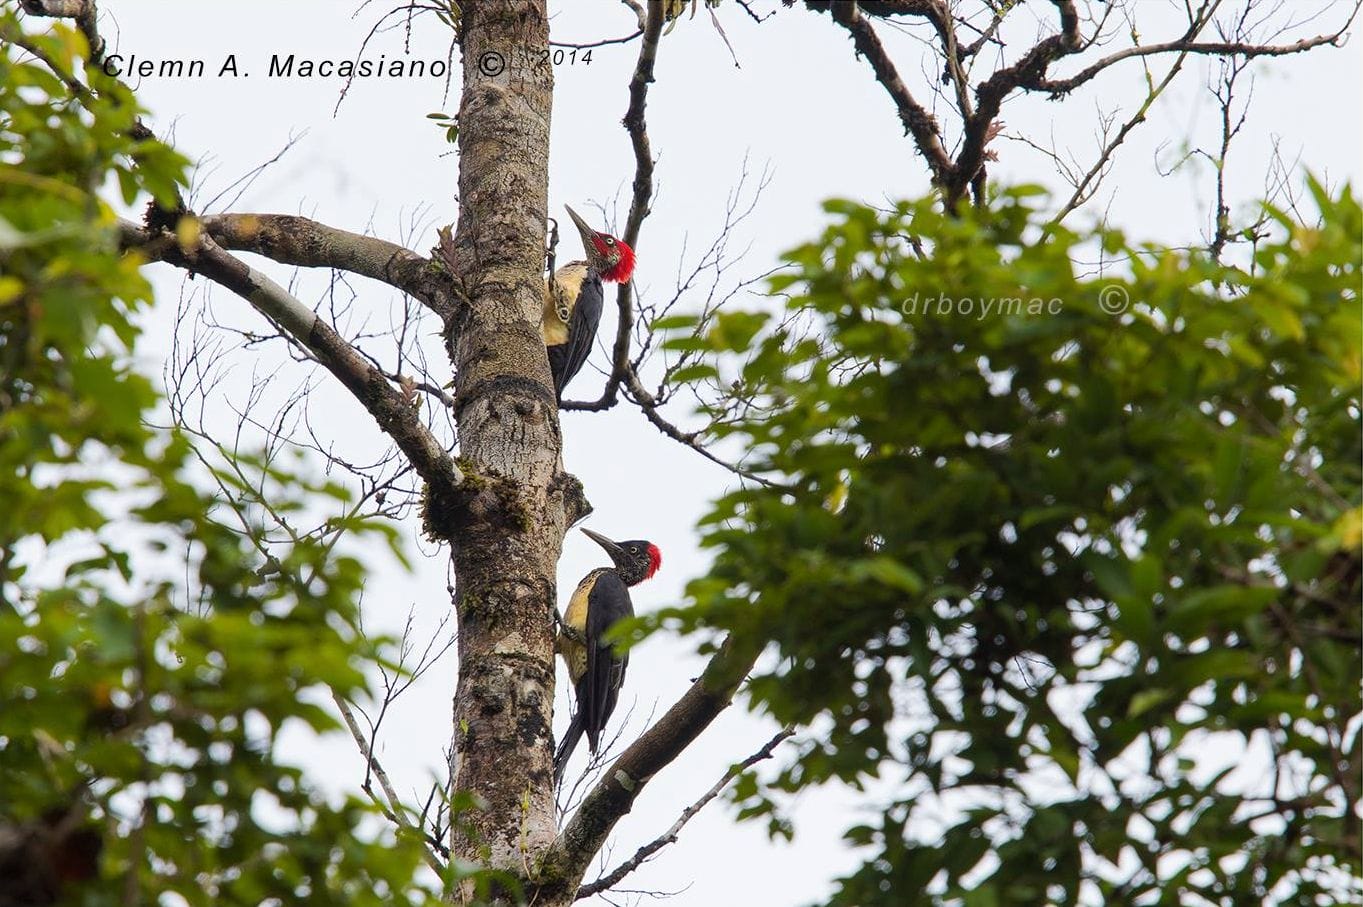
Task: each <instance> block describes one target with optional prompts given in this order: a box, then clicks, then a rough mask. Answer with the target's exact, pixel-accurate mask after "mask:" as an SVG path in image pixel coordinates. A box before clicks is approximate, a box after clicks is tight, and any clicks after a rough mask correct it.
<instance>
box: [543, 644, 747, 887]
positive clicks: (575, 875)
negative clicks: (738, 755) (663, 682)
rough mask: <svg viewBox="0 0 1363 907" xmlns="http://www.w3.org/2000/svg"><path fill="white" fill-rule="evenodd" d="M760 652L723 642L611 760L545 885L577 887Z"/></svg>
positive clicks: (554, 852) (559, 848)
mask: <svg viewBox="0 0 1363 907" xmlns="http://www.w3.org/2000/svg"><path fill="white" fill-rule="evenodd" d="M761 651H762V647H761V645H760V644H757V645H754V644H752V643H744V644H742V645H739V644H736V643H735V642H734V640H733V639H732V638H730V639H726V640H725V641H724V643H723V645H721V646H720V649H719V651H718V652H717V653H716V654H715V656H714V657H713V658H711V659H710V663H709V664H708V665H706V668H705V672H704V673H703V674H701V676H700V677H699V678H698V679H697V680H696V682H695V683H693V684H692V685H691V688H690V689H689V690H687V691H686V692H685V693H684V694H682V697H681V698H680V699H678V700H677V702H676V703H675V704H674V705H673V706H672V708H670V709H668V710H667V713H666V714H665V715H663V717H662V718H660V719H659V720H658V721H657V723H656V724H654V725H653V726H652V727H651V728H649V729H648V730H647V731H645V732H644V733H643V734H642V735H640V737H639V739H638V740H636V741H634V743H633V744H631V745H630V747H629V748H628V749H627V750H625V751H624V752H623V753H622V754H621V755H620V758H619V759H616V760H615V762H614V763H613V764H612V765H611V767H610V768H608V769H607V770H606V772H605V775H604V776H603V777H602V778H601V780H600V781H598V782H597V784H596V786H595V787H593V788H592V789H591V791H589V792H588V793H587V796H586V797H585V798H583V801H582V805H581V806H579V807H578V809H577V812H575V813H574V814H573V817H572V819H570V820H569V821H568V824H567V825H566V826H565V827H564V829H563V831H562V833H560V834H559V836H558V838H557V839H556V840H555V841H554V844H553V847H551V848H550V850H549V853H548V854H547V855H546V857H545V861H544V864H543V865H544V873H543V874H542V877H543V878H544V879H545V883H544V887H546V888H548V887H552V888H555V889H557V888H558V887H559V886H571V887H572V888H573V889H575V888H576V887H577V885H578V884H579V882H580V881H581V879H582V875H583V873H584V872H585V871H586V868H587V865H588V864H589V863H590V862H591V860H592V858H593V857H594V856H595V855H596V853H597V851H599V850H600V849H601V845H602V844H604V843H605V841H606V838H607V836H608V835H609V834H610V832H611V829H613V828H614V827H615V824H616V823H617V822H619V821H620V819H621V818H622V817H623V816H624V815H625V814H626V813H628V812H629V811H630V809H631V808H632V807H633V806H634V801H635V799H636V798H637V797H638V796H639V794H640V793H641V792H642V791H643V789H644V786H645V785H646V784H648V782H649V780H650V779H651V778H652V777H653V776H654V775H655V774H657V773H658V772H659V771H660V770H661V769H663V768H665V767H666V766H667V765H668V764H670V763H671V762H672V761H673V760H674V759H676V758H677V756H679V755H681V753H682V752H683V751H684V750H685V749H686V747H688V746H689V745H690V744H691V743H692V742H693V741H694V740H695V739H696V738H697V737H699V736H700V735H701V732H703V731H704V730H705V729H706V728H707V727H709V726H710V723H711V722H712V721H714V720H715V718H716V717H717V716H718V715H719V713H720V712H722V711H724V709H725V708H727V707H728V706H729V703H731V702H732V701H733V697H734V693H735V692H736V691H737V690H738V686H739V684H741V683H742V682H743V678H744V677H746V676H747V674H748V671H750V670H751V669H752V666H753V664H754V663H755V662H756V661H757V656H758V655H759V654H760V653H761Z"/></svg>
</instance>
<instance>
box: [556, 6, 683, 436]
mask: <svg viewBox="0 0 1363 907" xmlns="http://www.w3.org/2000/svg"><path fill="white" fill-rule="evenodd" d="M663 15H664V10H663V0H648V10H647V12H646V13H645V21H644V23H643V33H644V40H643V43H642V44H640V45H639V58H638V60H637V61H636V62H635V64H634V75H633V76H631V77H630V80H629V108H628V109H627V110H626V111H625V118H624V120H623V121H622V122H623V124H624V127H625V131H626V132H627V133H629V141H630V145H631V146H632V147H633V148H634V183H633V186H632V195H631V198H630V204H629V215H628V216H627V217H626V218H625V230H624V233H623V235H622V236H621V238H622V239H623V240H624V241H625V242H626V243H627V244H629V245H630V246H632V247H634V248H635V249H636V250H637V248H638V245H639V230H640V228H641V227H642V226H643V223H644V218H646V217H648V213H649V202H651V201H652V199H653V149H652V147H651V145H650V144H649V140H648V122H647V120H646V119H645V118H644V111H645V108H646V107H647V105H648V86H649V85H651V84H652V83H653V67H654V64H655V63H656V62H657V60H658V42H659V40H660V39H661V38H662V34H663ZM615 304H616V307H617V309H618V310H619V313H620V316H619V321H618V322H617V324H616V328H615V345H614V347H613V348H612V351H611V363H612V365H611V372H610V377H608V378H607V379H606V387H605V390H603V391H602V392H601V396H600V398H598V399H597V400H596V401H595V402H591V403H569V404H567V405H561V406H560V409H575V410H589V411H593V412H595V411H599V410H603V409H610V408H611V407H612V406H614V405H615V401H616V399H617V397H618V394H619V392H620V384H621V382H623V381H624V379H625V372H626V370H627V369H628V368H629V339H630V334H631V333H632V332H633V331H634V288H633V285H632V284H630V283H622V284H620V289H619V290H618V291H617V292H616V296H615Z"/></svg>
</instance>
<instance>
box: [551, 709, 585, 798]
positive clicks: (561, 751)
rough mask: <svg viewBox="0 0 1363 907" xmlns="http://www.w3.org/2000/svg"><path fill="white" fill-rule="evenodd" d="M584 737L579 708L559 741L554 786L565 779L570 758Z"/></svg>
mask: <svg viewBox="0 0 1363 907" xmlns="http://www.w3.org/2000/svg"><path fill="white" fill-rule="evenodd" d="M581 739H582V710H581V709H578V710H577V714H575V715H573V720H572V723H570V724H569V725H568V730H567V731H565V732H564V734H563V739H562V740H560V741H559V744H558V752H556V753H554V786H555V787H558V785H559V784H560V783H562V781H563V772H564V771H565V770H566V769H567V768H568V760H569V759H571V758H572V757H573V750H575V749H577V744H578V741H579V740H581Z"/></svg>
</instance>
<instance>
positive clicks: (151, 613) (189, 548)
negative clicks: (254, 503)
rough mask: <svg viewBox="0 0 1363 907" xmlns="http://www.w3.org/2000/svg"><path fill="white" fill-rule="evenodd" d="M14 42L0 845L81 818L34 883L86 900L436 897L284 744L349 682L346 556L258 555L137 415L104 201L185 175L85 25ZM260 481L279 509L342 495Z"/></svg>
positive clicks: (156, 189) (6, 187) (375, 825)
mask: <svg viewBox="0 0 1363 907" xmlns="http://www.w3.org/2000/svg"><path fill="white" fill-rule="evenodd" d="M0 34H4V35H6V36H8V37H15V36H20V35H21V33H20V32H19V31H18V23H17V21H16V19H15V16H14V13H13V12H11V11H9V10H0ZM22 40H23V42H24V44H25V45H26V47H27V48H28V50H27V52H25V51H22V50H20V48H19V46H18V45H16V44H9V43H7V44H4V45H0V502H2V503H0V764H3V767H4V770H3V772H0V831H13V830H14V829H22V828H30V827H34V826H35V824H37V823H48V824H49V825H54V826H55V825H56V824H60V823H67V824H70V823H72V822H74V823H75V824H78V825H80V826H83V827H84V828H85V829H86V833H85V836H84V838H82V839H81V840H82V842H83V843H82V844H81V848H80V852H79V853H68V852H55V853H48V854H46V855H44V854H42V853H41V852H40V853H39V854H38V856H39V857H40V858H42V859H49V860H50V861H51V862H52V864H53V865H52V866H50V867H37V868H35V869H34V872H35V873H36V874H39V875H41V873H43V872H48V871H49V870H50V876H51V877H50V878H47V879H45V880H40V882H42V883H43V884H51V883H52V882H53V881H54V880H55V881H56V882H59V883H63V884H64V886H65V887H63V888H59V889H57V890H55V891H49V892H47V894H46V895H44V896H45V897H46V896H49V895H50V896H61V897H62V898H64V899H72V898H76V897H78V896H79V897H80V898H83V900H81V901H80V903H84V904H88V905H97V904H114V903H133V902H135V903H181V904H260V903H271V902H273V903H288V904H335V903H346V904H391V903H394V902H396V901H401V902H403V903H423V902H427V901H429V902H431V903H436V902H439V897H438V894H439V890H438V885H436V884H434V877H433V875H431V874H430V873H427V874H426V875H425V876H423V874H422V872H421V871H420V867H421V865H422V861H423V859H424V858H425V857H426V854H425V852H424V851H425V843H424V842H423V841H421V840H419V839H418V838H416V837H415V836H409V835H407V834H405V833H403V834H395V833H394V832H393V831H391V830H389V829H388V828H387V825H386V823H384V822H382V821H381V820H376V812H375V810H374V809H373V808H372V807H371V806H369V805H368V804H367V803H362V802H360V801H359V800H356V799H353V798H341V799H340V800H339V801H338V800H335V799H331V800H329V799H328V798H325V797H323V796H322V795H320V794H319V793H318V792H317V791H315V790H314V789H313V788H312V786H311V785H310V784H309V783H308V781H307V779H306V778H305V777H304V773H303V771H302V770H300V769H299V768H297V767H295V766H291V765H288V764H286V763H284V762H283V761H281V760H280V759H279V758H278V756H277V754H276V752H275V745H276V741H277V739H278V735H279V733H280V731H281V729H282V728H284V727H286V726H290V725H299V724H302V725H306V726H308V727H310V728H312V729H313V730H314V731H319V732H320V731H326V730H330V729H332V728H333V727H334V726H335V720H334V719H333V718H332V717H331V716H330V714H329V713H327V712H326V711H325V710H323V709H321V708H320V707H318V706H317V705H316V704H315V702H316V700H317V694H318V693H323V692H326V691H327V689H328V688H329V689H330V690H334V691H336V692H337V693H338V694H340V695H344V696H348V697H358V696H360V695H362V694H363V693H364V687H365V678H364V675H363V673H362V670H361V667H362V659H363V658H364V657H366V656H369V655H370V654H371V652H370V649H371V646H370V644H369V643H367V642H365V641H364V640H363V638H362V637H361V635H360V633H359V632H358V627H357V613H356V602H357V600H358V595H359V592H360V590H361V587H362V585H363V582H364V579H365V572H364V569H363V566H362V565H361V563H360V562H359V561H357V560H356V559H354V558H352V557H348V556H345V555H344V554H343V553H340V552H338V551H336V550H333V549H332V548H330V547H329V546H324V545H322V544H320V543H316V542H313V541H310V540H308V539H306V538H304V539H299V540H297V541H296V542H295V543H293V544H285V545H281V544H280V543H279V542H278V541H277V540H275V541H273V542H272V543H271V544H270V545H269V547H268V552H269V558H268V559H267V558H266V557H265V554H264V552H265V551H266V545H265V539H264V533H263V528H262V527H260V526H255V525H251V524H249V523H248V524H247V525H246V526H245V527H244V528H243V527H242V526H238V525H231V524H230V523H229V522H220V521H219V519H218V518H217V515H218V514H221V513H225V514H226V515H227V519H228V521H231V520H235V519H237V518H238V517H239V516H240V514H241V513H242V512H243V511H240V510H239V509H238V508H236V507H234V506H233V503H234V502H232V501H224V500H219V499H216V498H215V497H214V496H212V495H208V494H205V493H204V492H203V491H201V490H200V489H199V488H198V487H197V486H196V484H195V483H194V482H193V481H191V477H192V475H193V474H194V470H191V468H190V465H189V464H190V463H191V462H192V461H191V460H190V446H189V444H188V443H187V442H186V440H185V439H184V438H183V437H181V436H180V435H179V434H177V433H174V432H167V431H164V430H159V429H156V428H154V427H152V426H151V425H150V424H149V421H148V420H149V419H150V418H151V417H152V416H153V415H154V413H155V410H156V407H157V406H158V403H159V395H158V393H157V392H156V390H155V389H154V387H153V385H152V383H151V382H150V381H148V380H147V379H146V378H144V377H143V376H142V375H140V374H138V373H137V371H136V370H135V368H134V367H133V353H134V343H135V342H136V340H137V338H138V334H139V330H138V325H137V321H136V317H137V316H138V313H139V312H141V311H143V310H145V309H146V307H147V306H148V304H149V303H150V301H151V290H150V286H149V285H148V283H147V282H146V280H145V279H144V278H143V277H142V276H141V274H140V273H139V264H140V263H139V262H138V261H137V260H136V259H135V258H133V257H130V256H122V255H120V254H119V251H118V222H117V218H116V217H115V216H114V213H113V212H112V210H111V209H110V208H109V206H108V205H107V204H105V203H104V202H102V201H100V199H99V197H98V195H97V194H96V193H97V192H98V191H99V190H101V189H102V188H103V187H105V186H106V185H107V184H112V183H114V182H116V183H117V184H118V186H119V187H120V190H121V192H122V194H123V196H124V198H125V200H126V201H127V202H129V203H132V202H133V201H134V200H137V199H138V198H146V197H148V196H150V197H152V198H154V199H155V200H156V201H158V202H160V203H162V204H166V205H169V204H173V202H174V200H175V192H176V186H177V185H178V184H180V183H181V182H182V180H183V169H184V164H185V161H184V160H183V159H182V158H181V157H180V156H179V155H177V154H176V153H175V152H173V151H172V150H171V149H169V148H167V147H166V146H164V145H162V144H160V143H159V142H157V141H155V140H154V139H151V138H147V137H138V136H139V133H140V132H141V131H140V130H136V129H134V128H133V124H134V123H135V121H136V116H137V114H138V113H139V111H138V108H137V105H136V103H135V102H134V100H133V98H132V96H131V95H130V94H129V93H128V92H127V90H126V89H125V88H124V87H123V86H121V85H120V84H119V83H117V82H116V81H115V80H111V79H108V78H106V77H103V76H102V75H101V74H100V73H99V72H98V70H97V69H95V68H90V69H88V70H83V71H82V72H81V75H82V76H83V78H84V79H86V80H87V81H86V82H84V83H82V82H77V81H76V72H77V70H78V68H79V67H80V63H81V60H82V59H83V58H84V56H85V55H86V53H87V49H86V48H85V46H84V39H83V38H81V36H80V35H79V34H78V33H76V32H75V31H73V30H71V29H69V28H65V27H62V26H58V27H56V28H55V29H54V30H53V31H52V32H50V33H48V34H44V35H38V34H26V35H22ZM53 72H57V73H61V74H62V75H63V77H62V78H57V77H55V76H54V75H53ZM83 84H88V86H89V87H88V89H86V90H79V88H80V86H81V85H83ZM73 85H74V86H76V87H75V88H73V87H72V86H73ZM238 468H239V469H245V470H249V469H251V466H250V464H249V463H246V462H242V463H239V464H238ZM272 468H274V467H272ZM200 475H201V473H200ZM220 478H221V479H224V480H227V481H230V480H231V479H232V477H231V476H228V475H224V476H221V477H220ZM271 478H272V481H273V483H274V485H275V486H276V487H278V488H280V489H281V500H280V501H279V502H278V503H279V506H280V507H281V508H287V507H289V506H299V502H301V501H304V500H307V499H308V498H309V496H310V495H313V494H328V495H333V496H334V495H336V494H337V491H336V489H335V488H334V487H333V486H316V487H314V486H313V484H312V483H310V482H308V481H306V480H305V479H304V478H303V477H302V476H299V475H294V474H291V473H290V472H288V471H280V470H277V468H276V472H275V473H274V474H273V475H272V477H271ZM360 528H363V527H360ZM61 846H62V845H61V842H56V843H55V844H54V847H56V848H58V850H59V851H60V848H61ZM70 858H79V859H78V860H76V862H77V863H79V864H81V865H79V866H74V867H73V866H71V865H66V864H67V863H69V862H70ZM92 874H93V876H94V878H88V877H89V876H91V875H92ZM423 878H425V879H426V881H425V882H422V881H421V880H422V879H423ZM101 880H102V881H101ZM81 883H84V884H83V885H82V884H81ZM6 884H7V885H15V884H17V883H16V882H15V880H14V879H12V878H11V879H7V880H6ZM78 885H79V886H80V891H79V892H78V891H77V887H76V886H78ZM11 894H12V896H15V897H20V896H21V895H20V892H18V891H17V890H15V891H13V892H11ZM167 897H170V898H172V899H171V900H162V899H164V898H167Z"/></svg>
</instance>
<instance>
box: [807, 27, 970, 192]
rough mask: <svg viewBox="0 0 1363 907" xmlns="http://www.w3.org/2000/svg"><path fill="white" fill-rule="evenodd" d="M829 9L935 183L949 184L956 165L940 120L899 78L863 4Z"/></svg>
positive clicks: (939, 184)
mask: <svg viewBox="0 0 1363 907" xmlns="http://www.w3.org/2000/svg"><path fill="white" fill-rule="evenodd" d="M811 8H819V7H815V6H811ZM828 12H829V13H831V14H832V16H833V21H834V22H837V23H838V24H839V25H841V26H842V27H843V28H845V29H847V31H848V33H849V34H851V36H852V43H853V44H854V45H855V46H856V49H857V54H858V55H860V56H863V57H865V58H866V62H868V63H870V64H871V69H873V70H874V71H875V74H876V81H877V82H879V83H880V84H881V85H882V86H883V87H884V88H885V90H886V91H887V92H888V93H889V95H890V98H891V100H893V101H894V104H895V107H896V109H898V111H899V119H900V121H901V122H902V123H903V124H904V131H905V133H906V134H908V135H912V136H913V141H914V145H915V146H916V147H917V148H918V153H919V154H921V155H923V159H924V160H926V161H927V162H928V167H929V169H931V170H932V181H933V183H935V184H936V185H938V186H946V185H948V184H949V183H950V182H951V180H952V177H953V174H954V170H955V168H954V167H953V166H952V163H951V156H950V155H949V154H948V153H947V150H946V148H945V147H944V146H943V145H942V130H941V128H940V127H939V126H938V125H937V119H936V118H935V117H934V116H933V115H932V114H931V113H929V112H928V111H927V109H926V108H925V107H923V105H922V104H919V103H918V101H917V100H916V99H915V98H914V97H913V94H912V93H910V91H909V89H908V86H907V85H905V84H904V80H903V79H901V78H900V77H899V71H898V70H897V69H895V65H894V62H893V61H892V60H891V59H890V55H889V53H888V52H886V50H885V45H883V44H881V43H880V38H879V37H878V36H877V35H876V33H875V29H873V28H872V27H871V23H870V22H868V21H866V19H865V17H863V16H862V15H861V9H860V7H859V5H858V4H856V3H831V4H829V5H828Z"/></svg>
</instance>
